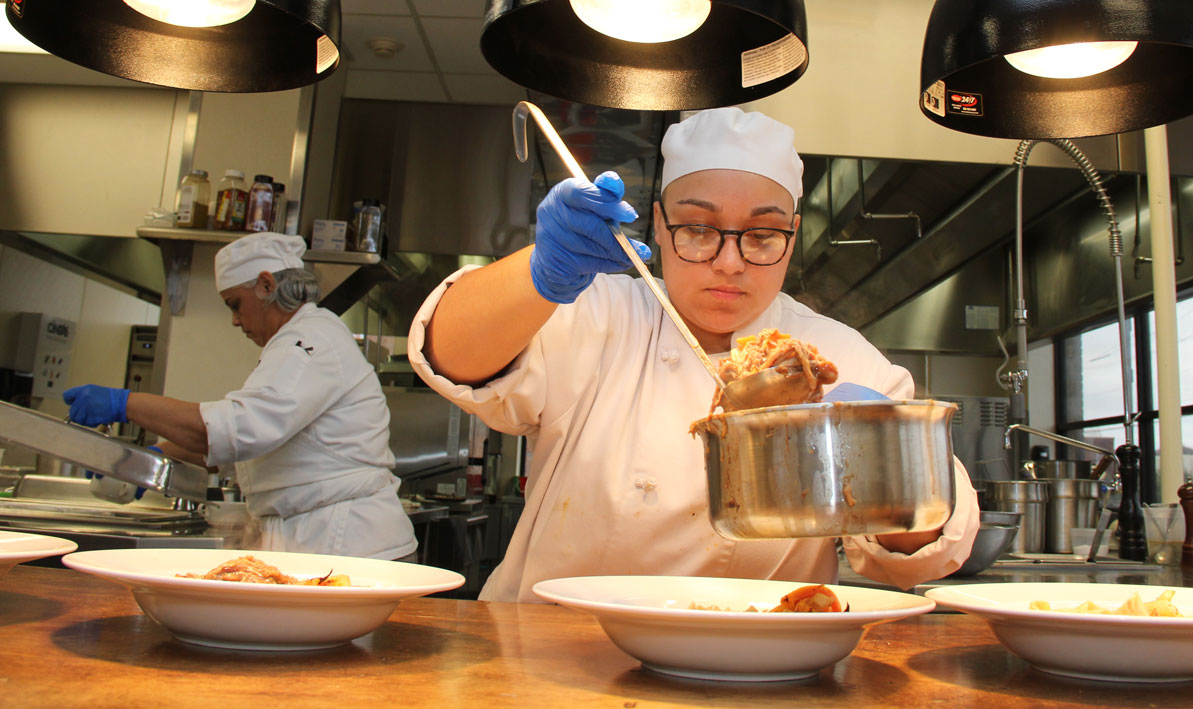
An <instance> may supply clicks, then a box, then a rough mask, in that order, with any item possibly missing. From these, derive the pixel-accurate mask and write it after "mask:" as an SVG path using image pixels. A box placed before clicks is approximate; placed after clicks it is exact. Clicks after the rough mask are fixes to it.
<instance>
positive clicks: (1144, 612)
mask: <svg viewBox="0 0 1193 709" xmlns="http://www.w3.org/2000/svg"><path fill="white" fill-rule="evenodd" d="M1175 593H1176V591H1173V590H1172V589H1168V590H1167V591H1165V592H1163V593H1161V594H1160V595H1159V596H1157V597H1156V600H1154V601H1147V602H1144V601H1143V599H1142V598H1140V597H1139V593H1138V592H1136V593H1133V594H1131V597H1130V598H1128V599H1127V601H1126V603H1123V604H1122V605H1121V606H1119V607H1118V608H1116V609H1114V610H1110V609H1109V608H1103V607H1102V606H1099V605H1098V604H1097V603H1094V602H1093V601H1086V602H1085V603H1082V604H1081V605H1079V606H1077V607H1076V608H1053V607H1052V604H1051V603H1049V602H1048V601H1032V602H1031V605H1030V606H1028V607H1029V608H1031V609H1032V610H1033V611H1058V612H1061V613H1096V614H1099V615H1138V616H1148V617H1151V618H1185V617H1186V616H1183V615H1181V612H1180V611H1179V610H1177V608H1176V606H1175V605H1174V604H1173V603H1172V597H1173V595H1174V594H1175Z"/></svg>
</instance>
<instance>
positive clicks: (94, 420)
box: [62, 384, 129, 426]
mask: <svg viewBox="0 0 1193 709" xmlns="http://www.w3.org/2000/svg"><path fill="white" fill-rule="evenodd" d="M128 395H129V390H128V389H115V388H112V387H105V386H100V385H98V384H84V385H83V386H77V387H71V388H70V389H67V390H66V391H64V392H62V400H63V401H65V402H66V403H67V404H69V405H70V420H71V421H74V422H75V423H81V424H83V425H84V426H99V425H101V424H105V423H128V414H127V409H128Z"/></svg>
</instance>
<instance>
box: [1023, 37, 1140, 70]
mask: <svg viewBox="0 0 1193 709" xmlns="http://www.w3.org/2000/svg"><path fill="white" fill-rule="evenodd" d="M1138 45H1139V43H1138V42H1078V43H1076V44H1058V45H1055V46H1052V47H1041V48H1039V49H1029V50H1027V51H1026V52H1015V53H1014V54H1008V55H1006V59H1007V61H1008V62H1010V64H1011V66H1013V67H1015V68H1016V69H1018V70H1019V71H1021V72H1023V73H1025V74H1032V75H1033V76H1042V77H1045V78H1048V79H1078V78H1081V77H1083V76H1093V75H1094V74H1101V73H1102V72H1104V71H1108V70H1110V69H1113V68H1114V67H1116V66H1118V65H1119V64H1122V63H1123V62H1125V61H1127V58H1128V57H1130V56H1131V54H1132V52H1134V51H1135V47H1137V46H1138Z"/></svg>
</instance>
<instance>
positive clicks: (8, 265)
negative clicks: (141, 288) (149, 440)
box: [0, 246, 159, 417]
mask: <svg viewBox="0 0 1193 709" xmlns="http://www.w3.org/2000/svg"><path fill="white" fill-rule="evenodd" d="M158 311H159V308H158V306H156V305H153V304H151V303H146V302H145V301H143V300H141V299H139V298H136V297H134V296H131V295H129V294H127V293H124V292H123V291H119V290H116V289H115V288H110V287H108V286H106V285H103V284H102V283H99V282H97V281H93V280H89V279H87V278H84V277H82V276H80V275H78V274H75V273H72V272H70V271H67V270H66V269H63V268H60V267H58V266H55V265H53V264H50V263H47V262H45V261H42V260H40V259H36V258H33V257H32V256H29V255H27V254H24V253H22V252H20V251H17V250H16V249H13V248H10V247H4V246H0V317H3V318H5V319H7V317H8V316H10V315H11V314H13V313H21V312H33V313H45V314H47V315H50V316H53V317H60V318H64V319H67V320H72V321H74V322H76V323H78V329H77V330H76V331H75V341H74V347H73V348H72V349H71V358H70V372H69V373H68V375H67V380H66V385H67V387H72V386H77V385H79V384H102V385H104V386H117V387H119V386H124V375H125V369H126V365H127V362H128V338H129V334H130V328H131V327H132V326H133V325H156V324H157V322H158ZM40 408H41V410H42V411H46V412H48V413H51V414H53V415H55V416H63V417H65V416H66V413H67V407H66V404H64V403H63V402H62V401H61V400H60V399H52V400H51V399H47V400H45V401H43V402H42V404H41V407H40Z"/></svg>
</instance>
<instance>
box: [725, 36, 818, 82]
mask: <svg viewBox="0 0 1193 709" xmlns="http://www.w3.org/2000/svg"><path fill="white" fill-rule="evenodd" d="M807 58H808V49H807V48H806V47H804V43H803V42H801V41H799V38H798V37H796V36H795V35H793V34H791V33H788V34H787V36H786V37H783V38H781V39H777V40H775V41H774V42H771V43H770V44H764V45H763V46H761V47H758V48H756V49H747V50H746V51H744V52H742V53H741V87H742V88H743V89H748V88H750V87H751V86H757V85H758V84H765V83H766V82H768V81H770V80H771V79H777V78H779V77H780V76H783V75H785V74H787V73H789V72H792V71H795V70H796V69H798V68H800V67H801V66H803V64H804V61H805V60H807Z"/></svg>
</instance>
